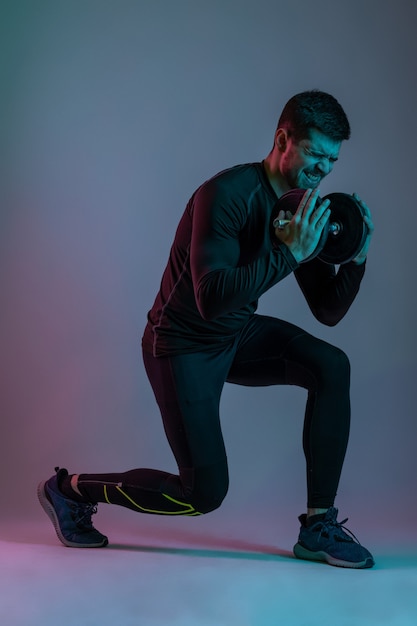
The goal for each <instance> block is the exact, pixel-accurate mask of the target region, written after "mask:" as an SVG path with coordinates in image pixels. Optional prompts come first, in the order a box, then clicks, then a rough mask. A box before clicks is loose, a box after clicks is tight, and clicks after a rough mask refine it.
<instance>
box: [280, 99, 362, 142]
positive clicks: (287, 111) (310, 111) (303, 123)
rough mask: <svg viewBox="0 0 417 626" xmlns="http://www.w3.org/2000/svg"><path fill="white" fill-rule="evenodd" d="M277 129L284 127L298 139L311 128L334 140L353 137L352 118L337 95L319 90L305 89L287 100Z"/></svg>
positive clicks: (304, 137) (306, 135)
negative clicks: (350, 119) (350, 120)
mask: <svg viewBox="0 0 417 626" xmlns="http://www.w3.org/2000/svg"><path fill="white" fill-rule="evenodd" d="M277 128H285V130H286V131H287V132H288V134H289V136H291V137H294V139H295V140H296V141H300V140H301V139H308V137H309V131H310V129H312V128H316V129H317V130H318V131H320V132H321V133H323V135H326V136H327V137H330V139H333V141H342V140H344V139H349V137H350V125H349V121H348V118H347V116H346V113H345V112H344V110H343V109H342V107H341V105H340V104H339V102H338V101H337V100H336V98H334V97H333V96H331V95H330V94H328V93H325V92H324V91H319V90H318V89H313V90H311V91H303V92H301V93H299V94H296V95H295V96H293V97H292V98H291V99H290V100H288V102H287V104H286V105H285V107H284V108H283V110H282V113H281V116H280V118H279V121H278V126H277Z"/></svg>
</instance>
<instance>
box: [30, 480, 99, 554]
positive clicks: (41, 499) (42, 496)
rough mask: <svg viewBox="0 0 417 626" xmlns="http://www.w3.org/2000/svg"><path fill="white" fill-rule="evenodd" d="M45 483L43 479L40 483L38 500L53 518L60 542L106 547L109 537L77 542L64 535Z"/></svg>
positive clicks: (65, 544) (71, 546) (72, 545)
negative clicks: (100, 540)
mask: <svg viewBox="0 0 417 626" xmlns="http://www.w3.org/2000/svg"><path fill="white" fill-rule="evenodd" d="M45 485H46V481H43V482H41V483H39V485H38V500H39V502H40V505H41V507H42V508H43V510H44V511H45V513H46V514H47V516H48V517H49V519H50V520H51V522H52V524H53V526H54V528H55V532H56V535H57V537H58V539H59V540H60V542H61V543H63V544H64V546H66V547H67V548H104V547H106V546H107V544H108V543H109V540H108V539H107V537H105V538H104V539H103V541H102V542H100V543H75V542H73V541H68V539H66V538H65V537H64V535H63V534H62V532H61V528H60V526H59V521H58V516H57V514H56V512H55V509H54V507H53V505H52V503H51V501H50V500H49V498H48V496H47V494H46V490H45Z"/></svg>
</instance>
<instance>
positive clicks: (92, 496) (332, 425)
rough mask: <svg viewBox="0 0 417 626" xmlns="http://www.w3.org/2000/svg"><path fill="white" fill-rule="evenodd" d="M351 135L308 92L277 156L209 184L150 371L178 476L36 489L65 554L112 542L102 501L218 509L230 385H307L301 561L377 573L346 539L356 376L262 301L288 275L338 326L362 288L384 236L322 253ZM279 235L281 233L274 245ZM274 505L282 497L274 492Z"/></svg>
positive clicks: (180, 245)
mask: <svg viewBox="0 0 417 626" xmlns="http://www.w3.org/2000/svg"><path fill="white" fill-rule="evenodd" d="M349 136H350V127H349V122H348V120H347V117H346V115H345V113H344V111H343V109H342V107H341V106H340V104H339V103H338V102H337V100H336V99H335V98H334V97H333V96H331V95H329V94H326V93H323V92H320V91H310V92H303V93H301V94H298V95H296V96H294V97H293V98H291V99H290V100H289V102H288V103H287V104H286V106H285V108H284V110H283V112H282V114H281V116H280V119H279V122H278V126H277V130H276V133H275V138H274V145H273V148H272V150H271V152H270V154H269V155H268V157H267V158H266V159H265V160H264V161H263V162H262V163H250V164H246V165H240V166H236V167H232V168H231V169H228V170H226V171H223V172H220V173H219V174H218V175H217V176H214V177H213V178H211V179H210V180H208V181H206V182H205V183H204V184H203V185H201V187H199V189H197V191H196V192H195V193H194V194H193V196H192V197H191V199H190V201H189V203H188V205H187V207H186V210H185V212H184V214H183V216H182V218H181V220H180V223H179V226H178V229H177V232H176V235H175V239H174V243H173V245H172V248H171V252H170V256H169V260H168V264H167V267H166V269H165V272H164V275H163V278H162V282H161V287H160V291H159V293H158V295H157V297H156V300H155V303H154V305H153V307H152V309H151V311H150V312H149V315H148V323H147V326H146V329H145V333H144V337H143V342H142V344H143V356H144V363H145V368H146V372H147V375H148V377H149V380H150V382H151V385H152V387H153V390H154V393H155V397H156V400H157V403H158V405H159V408H160V411H161V414H162V418H163V422H164V428H165V432H166V435H167V437H168V440H169V443H170V446H171V448H172V451H173V454H174V455H175V458H176V461H177V463H178V468H179V474H178V475H173V474H169V473H166V472H162V471H158V470H151V469H134V470H130V471H127V472H124V473H121V474H73V475H71V476H70V475H68V472H67V470H65V469H59V468H56V472H57V474H56V475H54V476H52V478H50V479H49V480H47V481H45V482H43V483H41V484H40V485H39V490H38V493H39V499H40V502H41V504H42V506H43V508H44V509H45V511H46V513H47V514H48V516H49V517H50V519H51V520H52V522H53V524H54V526H55V529H56V532H57V535H58V537H59V539H60V540H61V542H62V543H63V544H64V545H66V546H74V547H102V546H105V545H107V543H108V540H107V537H105V536H104V535H102V534H101V533H99V532H98V531H97V530H96V529H95V528H94V527H93V525H92V523H91V515H92V513H95V512H96V505H97V503H98V502H107V503H109V504H118V505H121V506H125V507H128V508H130V509H132V510H134V511H140V512H143V513H154V514H162V515H195V516H197V515H200V514H203V513H208V512H209V511H213V510H214V509H216V508H217V507H219V506H220V504H221V502H222V500H223V498H224V497H225V495H226V492H227V489H228V468H227V459H226V452H225V448H224V443H223V437H222V433H221V426H220V419H219V403H220V396H221V392H222V388H223V385H224V383H225V382H231V383H235V384H239V385H249V386H251V385H252V386H258V385H281V384H285V385H298V386H301V387H304V388H305V389H307V391H308V400H307V406H306V413H305V422H304V432H303V447H304V452H305V457H306V464H307V496H308V499H307V512H306V513H305V514H303V515H301V516H300V518H299V520H300V523H301V529H300V535H299V539H298V542H297V544H296V545H295V547H294V553H295V555H296V556H297V557H299V558H304V559H310V560H321V561H325V562H327V563H330V564H332V565H338V566H342V567H353V568H365V567H372V565H373V564H374V561H373V558H372V556H371V554H370V553H369V552H368V550H366V549H365V548H363V547H362V546H361V545H360V544H359V543H358V542H357V541H355V540H353V539H352V538H351V537H350V535H349V534H347V533H346V532H345V531H344V529H343V527H342V523H339V522H338V521H337V513H338V511H337V509H336V508H335V507H334V500H335V496H336V490H337V487H338V483H339V478H340V473H341V470H342V465H343V460H344V456H345V451H346V446H347V441H348V434H349V421H350V404H349V384H350V370H349V361H348V358H347V356H346V355H345V354H344V353H343V352H342V351H341V350H339V349H338V348H335V347H333V346H331V345H330V344H328V343H326V342H324V341H322V340H320V339H317V338H315V337H313V336H311V335H310V334H309V333H307V332H305V331H304V330H302V329H300V328H298V327H296V326H294V325H293V324H290V323H288V322H285V321H282V320H279V319H276V318H273V317H267V316H260V315H257V314H256V313H255V311H256V308H257V301H258V298H259V297H260V296H261V295H262V294H263V293H265V292H266V291H267V290H268V289H270V288H271V287H273V286H274V285H276V284H277V283H279V281H280V280H282V279H283V278H285V277H286V276H287V275H288V274H290V273H292V272H293V273H294V275H295V278H296V280H297V282H298V284H299V286H300V288H301V290H302V292H303V294H304V296H305V298H306V301H307V303H308V305H309V306H310V308H311V310H312V312H313V314H314V315H315V317H316V318H317V319H318V320H319V321H320V322H322V323H324V324H327V325H334V324H336V323H338V322H339V321H340V320H341V319H342V317H343V316H344V315H345V313H346V312H347V310H348V309H349V307H350V305H351V304H352V302H353V300H354V299H355V296H356V294H357V292H358V289H359V286H360V283H361V280H362V277H363V275H364V271H365V259H366V255H367V252H368V247H369V241H370V238H371V234H372V231H373V225H372V221H371V215H370V212H369V209H368V208H367V206H366V205H365V204H364V203H363V202H361V201H360V200H359V199H358V201H359V202H360V203H361V205H362V208H363V212H364V218H363V219H364V221H365V223H366V225H367V227H368V231H369V234H368V236H367V239H366V241H365V243H364V246H363V249H362V250H360V251H359V252H358V254H357V256H356V258H355V259H353V261H352V262H350V263H346V264H344V265H342V266H340V268H339V270H338V271H337V272H336V269H335V268H334V267H333V266H332V265H328V264H325V263H323V262H322V261H320V260H319V259H318V258H313V259H312V260H309V261H308V262H307V263H303V261H305V260H306V259H307V258H308V257H310V255H312V254H314V251H315V250H316V247H317V244H318V241H319V239H320V236H321V233H322V231H323V228H324V225H325V223H326V221H327V219H328V217H329V214H330V209H331V207H329V202H328V201H327V200H326V201H323V202H321V203H320V202H317V200H318V197H319V189H318V185H319V183H320V182H321V180H322V179H323V178H324V177H325V176H327V174H329V173H330V171H331V170H332V168H333V165H334V163H335V162H336V161H337V159H338V155H339V150H340V146H341V143H342V141H343V140H346V139H348V138H349ZM292 188H302V189H305V190H306V191H305V194H304V196H303V198H302V200H301V202H300V204H299V206H298V208H297V210H296V212H295V214H294V216H291V215H288V214H286V213H285V212H283V211H281V213H280V215H279V217H280V218H282V219H285V218H290V219H289V223H288V224H287V225H285V226H284V227H283V228H282V229H280V228H276V229H275V230H274V229H273V228H272V231H271V226H270V224H271V215H272V212H273V209H274V207H275V205H276V203H277V200H278V198H280V197H281V196H282V195H283V194H284V193H285V192H286V191H288V190H289V189H292ZM271 232H272V237H271ZM272 497H276V494H275V493H274V494H273V496H272Z"/></svg>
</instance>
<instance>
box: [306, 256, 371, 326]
mask: <svg viewBox="0 0 417 626" xmlns="http://www.w3.org/2000/svg"><path fill="white" fill-rule="evenodd" d="M364 273H365V263H362V264H360V265H358V264H356V263H354V262H351V263H346V264H345V265H341V266H340V268H339V271H338V272H337V273H336V270H335V268H334V266H333V265H328V264H327V263H324V262H323V261H320V260H319V259H313V260H312V261H309V262H308V263H304V264H302V265H300V266H299V268H298V269H297V270H296V271H295V272H294V274H295V277H296V279H297V282H298V284H299V286H300V288H301V290H302V292H303V294H304V297H305V299H306V300H307V303H308V305H309V307H310V309H311V311H312V313H313V315H314V317H315V318H316V319H317V320H318V321H319V322H321V323H322V324H326V326H335V325H336V324H337V323H338V322H340V320H341V319H342V318H343V317H344V316H345V315H346V313H347V312H348V310H349V308H350V306H351V304H352V302H353V301H354V299H355V298H356V295H357V293H358V291H359V287H360V284H361V281H362V278H363V275H364Z"/></svg>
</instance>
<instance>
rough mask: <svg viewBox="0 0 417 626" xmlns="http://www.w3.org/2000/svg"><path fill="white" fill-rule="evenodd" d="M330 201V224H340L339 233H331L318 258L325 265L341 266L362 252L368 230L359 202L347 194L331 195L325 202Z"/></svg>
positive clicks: (326, 197)
mask: <svg viewBox="0 0 417 626" xmlns="http://www.w3.org/2000/svg"><path fill="white" fill-rule="evenodd" d="M326 199H328V200H330V207H329V208H330V211H331V215H330V223H331V224H338V226H339V232H337V234H333V233H332V232H329V233H328V235H327V239H326V242H325V244H324V246H323V248H322V250H321V251H320V252H319V253H318V255H317V256H318V257H319V259H320V260H321V261H324V262H325V263H330V264H332V265H341V264H343V263H349V261H352V259H354V258H355V257H356V256H357V255H358V254H359V252H360V251H361V249H362V247H363V245H364V243H365V239H366V236H367V234H368V228H367V226H366V224H365V222H364V221H363V210H362V207H361V205H360V204H359V202H357V201H356V200H355V198H354V197H353V196H350V195H349V194H347V193H330V194H328V195H327V196H325V197H324V198H323V200H326Z"/></svg>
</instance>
